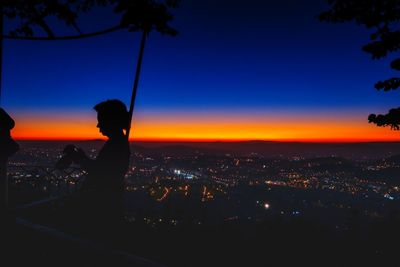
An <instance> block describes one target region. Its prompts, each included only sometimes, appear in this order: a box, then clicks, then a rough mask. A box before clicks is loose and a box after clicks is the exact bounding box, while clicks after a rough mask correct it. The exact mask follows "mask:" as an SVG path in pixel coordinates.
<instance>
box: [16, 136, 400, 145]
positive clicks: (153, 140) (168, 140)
mask: <svg viewBox="0 0 400 267" xmlns="http://www.w3.org/2000/svg"><path fill="white" fill-rule="evenodd" d="M15 140H16V141H49V142H50V141H53V142H67V141H74V142H85V141H86V142H88V141H106V140H107V139H106V138H51V137H50V138H49V137H47V138H46V137H43V138H15ZM129 142H130V143H133V142H140V143H145V142H148V143H245V142H276V143H327V144H329V143H332V144H333V143H396V142H400V138H399V139H351V138H349V139H211V138H210V139H201V138H193V139H182V138H181V139H174V138H163V139H158V138H129Z"/></svg>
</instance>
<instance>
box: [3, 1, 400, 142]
mask: <svg viewBox="0 0 400 267" xmlns="http://www.w3.org/2000/svg"><path fill="white" fill-rule="evenodd" d="M326 9H327V5H326V3H325V1H324V0H307V1H297V0H281V1H267V0H247V1H228V0H220V1H212V0H203V1H194V0H192V1H189V0H186V1H185V0H183V1H182V3H181V6H180V7H179V8H178V9H176V10H174V11H173V13H174V15H175V19H174V21H173V22H172V23H171V24H172V25H173V26H174V27H175V28H176V29H178V30H179V35H178V36H176V37H169V36H162V35H160V34H158V33H151V34H150V36H149V39H148V42H147V45H146V48H145V54H144V61H143V66H142V75H141V78H140V83H139V90H138V95H137V99H136V101H137V102H136V107H135V113H134V116H133V122H132V123H133V124H132V127H133V128H132V135H131V138H133V139H134V140H174V141H177V140H183V141H191V140H193V141H203V140H204V141H215V140H233V141H239V140H277V141H326V142H328V141H335V142H336V141H346V142H347V141H393V140H398V141H400V133H399V132H396V131H391V130H390V129H389V128H379V127H376V126H375V125H372V124H369V123H368V120H367V117H368V115H369V114H370V113H386V112H387V111H388V110H389V109H390V108H393V107H397V106H398V101H399V100H398V92H389V93H384V92H378V91H376V90H375V89H374V87H373V85H374V84H375V82H376V81H378V80H383V79H386V78H389V77H391V76H393V75H394V73H393V72H392V71H391V70H390V68H389V62H390V58H388V59H384V60H379V61H373V60H371V57H370V55H368V54H366V53H364V52H363V51H362V50H361V46H362V45H363V44H366V43H367V42H368V34H369V33H368V31H367V30H365V29H363V28H360V27H357V26H356V25H353V24H328V23H322V22H319V21H318V20H317V18H316V16H317V15H318V14H319V13H320V12H322V11H324V10H326ZM117 21H118V20H117V18H116V17H115V16H113V15H112V14H111V13H110V12H109V11H108V10H100V9H99V10H95V11H94V12H93V13H92V14H89V15H88V16H87V17H85V18H83V19H82V20H81V21H80V24H81V27H82V29H83V30H84V31H87V32H90V31H92V30H96V29H101V28H102V27H107V26H113V25H115V24H117ZM55 29H56V32H59V33H60V34H65V33H68V32H67V30H66V29H64V28H63V27H62V26H61V25H56V28H55ZM139 42H140V35H139V34H138V33H132V32H127V31H119V32H115V33H111V34H108V35H104V36H98V37H94V38H89V39H81V40H71V41H47V42H44V41H17V40H5V44H4V61H3V93H2V105H3V106H4V107H5V108H6V110H8V111H9V112H10V113H11V114H12V115H13V117H14V118H15V120H16V122H17V124H16V128H15V129H14V130H13V136H14V137H16V138H17V139H94V138H101V137H102V136H101V134H100V133H99V132H98V129H96V113H95V111H94V110H93V106H94V105H95V104H97V103H99V102H101V101H104V100H106V99H115V98H117V99H120V100H122V101H123V102H125V103H126V104H127V105H129V101H130V95H131V90H132V84H133V78H134V72H135V66H136V59H137V54H138V48H139Z"/></svg>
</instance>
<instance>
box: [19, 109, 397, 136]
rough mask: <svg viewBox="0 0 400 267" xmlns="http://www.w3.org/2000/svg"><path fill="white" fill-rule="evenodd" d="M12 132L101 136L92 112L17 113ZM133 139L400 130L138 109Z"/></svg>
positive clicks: (338, 121)
mask: <svg viewBox="0 0 400 267" xmlns="http://www.w3.org/2000/svg"><path fill="white" fill-rule="evenodd" d="M16 120H17V121H18V123H17V126H16V128H15V130H14V131H13V134H14V136H15V138H17V139H28V140H38V139H40V140H46V139H47V140H49V139H50V140H91V139H100V138H104V137H103V136H101V134H100V133H99V131H98V129H97V128H96V116H95V112H93V113H68V114H52V115H45V114H34V115H30V116H26V115H25V116H20V115H17V116H16ZM131 140H137V141H247V140H272V141H304V142H367V141H400V136H399V132H397V131H391V130H389V129H388V128H378V127H376V126H374V125H371V124H368V123H367V121H366V119H365V118H362V117H352V116H347V117H335V116H333V115H332V114H324V115H323V116H321V115H310V114H305V115H290V116H289V115H276V114H271V116H270V117H268V116H267V115H265V114H258V115H256V116H254V114H253V115H251V114H249V115H247V116H246V115H244V114H237V115H232V114H229V115H227V114H225V115H224V114H218V113H217V114H215V113H214V114H204V113H203V114H193V113H191V114H187V115H182V114H174V113H171V114H164V115H163V114H156V113H154V114H141V113H139V114H138V115H137V116H136V117H134V122H133V128H132V133H131Z"/></svg>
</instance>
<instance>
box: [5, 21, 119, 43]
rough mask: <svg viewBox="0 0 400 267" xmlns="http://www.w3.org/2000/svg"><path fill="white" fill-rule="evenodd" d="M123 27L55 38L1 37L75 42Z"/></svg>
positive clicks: (6, 37)
mask: <svg viewBox="0 0 400 267" xmlns="http://www.w3.org/2000/svg"><path fill="white" fill-rule="evenodd" d="M122 28H123V27H121V26H119V25H118V26H114V27H111V28H108V29H104V30H101V31H96V32H92V33H86V34H79V35H68V36H57V37H33V36H32V37H29V36H12V35H3V38H4V39H9V40H29V41H59V40H75V39H83V38H88V37H94V36H99V35H103V34H107V33H111V32H115V31H118V30H121V29H122Z"/></svg>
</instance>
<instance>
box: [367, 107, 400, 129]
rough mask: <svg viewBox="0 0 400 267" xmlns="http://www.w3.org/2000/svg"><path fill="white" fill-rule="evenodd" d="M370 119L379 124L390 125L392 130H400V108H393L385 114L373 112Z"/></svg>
mask: <svg viewBox="0 0 400 267" xmlns="http://www.w3.org/2000/svg"><path fill="white" fill-rule="evenodd" d="M368 121H369V122H372V123H375V124H376V125H378V126H384V127H385V126H390V128H391V129H392V130H400V108H394V109H391V110H389V113H388V114H385V115H375V114H371V115H369V117H368Z"/></svg>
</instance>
